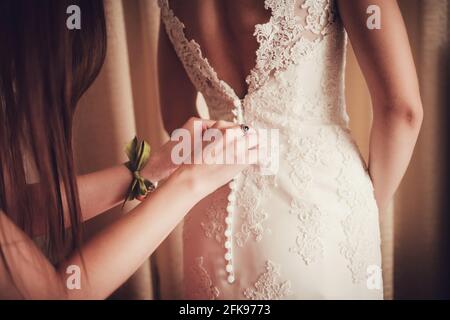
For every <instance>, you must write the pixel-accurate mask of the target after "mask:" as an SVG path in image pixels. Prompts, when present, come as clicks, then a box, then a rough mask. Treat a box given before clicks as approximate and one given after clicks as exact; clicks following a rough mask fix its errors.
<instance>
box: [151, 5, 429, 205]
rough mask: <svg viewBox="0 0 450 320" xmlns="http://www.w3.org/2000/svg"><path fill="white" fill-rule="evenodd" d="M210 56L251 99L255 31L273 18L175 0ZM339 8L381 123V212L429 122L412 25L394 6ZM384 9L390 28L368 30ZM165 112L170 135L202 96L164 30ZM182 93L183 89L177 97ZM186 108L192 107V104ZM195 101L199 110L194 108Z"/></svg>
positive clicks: (374, 137) (373, 144)
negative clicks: (374, 14) (372, 15)
mask: <svg viewBox="0 0 450 320" xmlns="http://www.w3.org/2000/svg"><path fill="white" fill-rule="evenodd" d="M169 3H170V6H171V8H172V9H173V11H174V12H175V15H176V16H177V17H178V18H179V19H180V20H181V21H182V22H183V23H184V24H185V26H186V29H185V33H186V36H187V38H188V39H195V41H196V42H198V43H199V44H200V46H201V48H202V52H203V54H204V56H205V57H206V58H207V59H208V61H209V62H210V64H211V65H212V67H213V68H214V69H215V70H216V71H217V74H218V77H219V78H220V79H222V80H224V81H226V82H227V83H228V84H229V85H230V86H231V87H232V88H233V89H234V90H235V92H236V93H237V94H238V96H239V97H241V98H242V97H243V96H244V95H245V94H246V92H247V85H246V83H245V78H246V76H247V75H248V73H249V71H250V70H251V68H253V66H254V64H255V51H256V49H257V42H256V39H255V38H254V36H253V32H254V26H255V24H257V23H264V22H266V21H267V20H268V19H269V12H268V11H267V10H265V9H264V7H263V1H261V0H245V1H222V0H192V1H184V0H170V1H169ZM337 4H338V9H339V13H340V16H341V19H342V21H343V23H344V26H345V29H346V31H347V33H348V35H349V38H350V41H351V43H352V45H353V48H354V50H355V53H356V56H357V58H358V61H359V64H360V66H361V69H362V71H363V73H364V76H365V79H366V81H367V84H368V87H369V88H370V94H371V97H372V104H373V114H374V120H373V125H372V129H371V136H370V161H369V164H368V166H369V173H370V176H371V178H372V181H373V185H374V189H375V198H376V200H377V204H378V207H379V209H380V211H382V212H383V211H385V210H386V208H387V207H388V205H389V203H390V202H391V200H392V198H393V195H394V193H395V191H396V189H397V188H398V186H399V184H400V181H401V179H402V177H403V175H404V173H405V171H406V168H407V167H408V164H409V161H410V159H411V155H412V152H413V149H414V146H415V143H416V140H417V137H418V134H419V130H420V126H421V123H422V117H423V111H422V103H421V99H420V94H419V85H418V80H417V74H416V69H415V66H414V61H413V58H412V54H411V48H410V45H409V41H408V36H407V33H406V29H405V25H404V22H403V19H402V16H401V13H400V10H399V8H398V5H397V2H396V1H393V0H358V1H348V0H338V1H337ZM369 5H378V6H379V7H380V9H381V15H382V29H381V30H369V29H368V28H367V27H366V19H367V17H368V15H367V14H366V9H367V7H368V6H369ZM159 50H160V54H159V63H160V81H161V83H160V91H161V103H162V106H161V110H162V112H163V119H164V122H165V125H166V129H167V130H169V131H170V130H172V129H173V128H175V127H177V126H178V125H179V124H180V123H183V121H184V120H185V119H186V118H188V117H190V116H192V115H196V114H197V111H196V110H195V108H185V106H186V105H188V106H193V105H194V104H193V102H194V101H195V98H196V92H195V89H194V88H193V86H192V85H191V84H190V82H189V79H188V77H187V75H186V72H185V70H184V69H183V66H182V64H181V63H180V61H179V60H178V58H177V56H176V54H175V52H174V49H173V48H172V46H171V43H170V41H169V40H168V37H167V35H166V33H165V31H164V28H161V34H160V47H159ZM174 86H176V87H177V88H180V90H179V93H178V94H177V95H174V94H173V93H172V92H173V91H172V89H171V88H173V87H174ZM186 101H190V103H188V104H186V103H185V102H186ZM191 102H192V103H191Z"/></svg>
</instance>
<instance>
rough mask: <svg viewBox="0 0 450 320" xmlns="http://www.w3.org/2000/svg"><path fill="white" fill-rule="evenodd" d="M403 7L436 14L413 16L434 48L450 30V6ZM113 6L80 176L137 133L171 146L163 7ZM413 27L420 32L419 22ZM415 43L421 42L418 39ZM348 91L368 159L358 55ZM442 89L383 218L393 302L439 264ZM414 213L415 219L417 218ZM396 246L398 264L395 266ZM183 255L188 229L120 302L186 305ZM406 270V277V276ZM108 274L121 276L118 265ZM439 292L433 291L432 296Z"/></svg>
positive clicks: (86, 123)
mask: <svg viewBox="0 0 450 320" xmlns="http://www.w3.org/2000/svg"><path fill="white" fill-rule="evenodd" d="M401 2H402V4H403V7H404V8H403V9H404V10H405V11H407V12H408V14H414V13H417V12H418V10H420V8H423V7H427V9H428V10H429V12H428V13H427V14H426V15H417V16H414V15H413V16H411V21H417V20H414V19H415V18H417V19H419V20H420V21H422V20H423V21H424V24H423V25H420V27H421V28H422V29H421V30H422V31H421V32H422V33H421V37H422V38H421V39H422V40H423V39H427V41H432V40H428V39H430V38H429V36H427V35H426V33H427V31H429V30H432V29H433V28H440V29H442V28H443V27H445V24H443V23H444V22H443V21H442V19H441V20H439V23H438V22H435V20H434V18H435V17H434V15H436V14H437V13H438V12H439V11H438V10H441V12H446V11H445V10H444V8H443V7H442V6H443V5H442V3H444V4H445V3H447V2H446V1H440V0H436V1H429V2H431V3H433V2H436V3H439V6H441V7H440V9H437V10H434V9H432V7H433V5H430V6H428V5H425V1H420V0H408V1H405V0H403V1H401ZM427 3H428V1H427ZM105 5H106V13H107V21H108V40H109V43H108V53H107V59H106V63H105V65H104V67H103V69H102V71H101V74H100V76H99V78H98V79H97V80H96V82H95V83H94V85H93V86H92V88H91V89H89V91H88V92H87V94H86V95H85V97H84V98H83V99H82V101H81V103H80V106H79V109H78V111H77V115H76V119H75V127H74V137H75V138H74V143H75V154H76V161H77V164H78V167H79V172H80V173H86V172H90V171H94V170H98V169H101V168H104V167H107V166H111V165H114V164H117V163H121V162H124V161H125V157H124V153H123V146H124V145H125V143H126V142H127V141H129V140H130V139H131V138H132V137H133V136H134V135H135V134H136V133H137V135H138V136H139V137H142V138H145V139H147V140H148V141H150V142H151V144H152V146H153V147H156V146H158V145H160V144H161V143H162V142H163V141H164V140H165V139H167V135H166V133H165V132H164V130H163V127H162V123H161V116H160V110H159V106H158V100H159V99H158V84H157V63H156V52H157V35H158V31H159V10H158V8H157V5H156V0H133V1H129V0H105ZM443 15H444V14H443ZM444 16H445V15H444ZM446 17H448V15H447V16H446ZM425 20H426V21H425ZM411 25H412V26H415V24H414V23H411ZM415 27H417V25H416V26H415ZM414 37H415V38H416V37H418V36H417V34H415V35H414ZM437 37H438V39H437V38H435V40H434V41H437V42H433V45H434V46H438V45H439V41H442V39H441V38H439V37H440V36H437ZM439 39H441V40H439ZM421 43H422V42H421ZM427 43H428V42H427ZM415 49H416V50H420V49H419V48H415ZM437 50H438V49H437V48H436V50H429V51H425V52H422V54H423V55H422V56H421V58H420V59H421V60H420V61H421V63H423V64H424V65H423V69H427V70H429V69H428V68H430V67H431V68H433V71H431V70H429V71H428V72H424V75H423V77H425V78H421V80H423V81H422V83H423V84H424V86H426V85H427V83H428V82H430V81H432V80H434V79H435V76H436V72H438V70H437V69H436V68H437V66H438V62H437V60H432V62H429V61H428V60H427V58H426V57H427V56H428V55H430V56H433V57H436V54H437ZM346 87H347V102H348V109H349V113H350V116H351V127H352V130H353V133H354V135H355V138H356V140H357V142H358V144H359V146H360V148H361V151H362V153H363V155H364V156H365V157H366V158H367V155H368V137H369V129H370V121H371V111H370V97H369V95H368V90H367V88H366V86H365V82H364V80H363V77H362V75H361V72H360V70H359V67H358V65H357V63H356V60H355V58H354V54H353V52H352V50H351V49H350V50H349V53H348V60H347V79H346ZM423 90H424V89H423ZM436 90H439V89H429V91H426V90H425V91H426V92H425V98H426V100H427V102H429V104H430V105H431V107H432V108H434V112H435V113H436V114H435V115H434V120H431V119H430V118H428V119H427V121H428V122H426V126H425V129H424V132H423V133H422V140H421V142H420V145H419V147H418V150H417V152H416V155H415V159H414V161H413V164H412V166H411V168H410V170H409V172H408V176H407V178H406V179H405V182H404V184H403V186H402V189H401V190H400V192H399V196H398V198H397V202H396V208H395V217H396V219H395V221H396V223H395V228H394V219H393V217H394V211H393V210H391V211H390V212H388V213H386V214H384V215H383V219H382V236H383V258H384V262H383V269H384V277H385V279H384V281H385V293H386V298H392V297H393V294H394V290H393V286H394V283H395V287H396V291H395V292H397V291H398V292H399V297H402V296H404V295H405V294H404V293H403V292H404V291H403V290H408V289H407V288H408V286H411V283H410V282H411V281H412V280H414V279H415V277H414V267H413V266H408V263H410V262H411V261H414V262H417V261H418V259H416V260H414V259H411V254H413V255H416V254H417V256H418V257H420V259H422V260H420V261H421V262H422V264H421V266H422V267H424V268H425V263H424V262H426V261H427V259H432V258H434V257H435V256H433V255H432V254H431V253H430V252H428V251H427V248H429V247H428V245H433V244H437V241H438V239H436V237H435V236H436V226H437V223H438V222H439V220H437V217H436V216H435V215H437V208H436V207H434V206H433V203H434V202H433V201H434V200H435V197H436V196H437V194H439V192H438V191H439V190H440V189H439V188H438V184H437V183H436V180H435V178H436V170H437V171H438V170H439V169H440V168H441V166H442V164H443V163H442V162H438V161H437V160H435V158H434V156H436V155H438V154H439V150H438V149H436V139H437V138H438V133H439V132H438V131H437V129H435V128H436V126H437V128H439V124H437V123H436V119H438V116H439V115H438V112H437V111H438V102H437V101H435V99H436V96H437V92H436ZM427 106H428V105H427ZM425 130H426V132H425ZM428 132H429V133H428ZM425 158H426V159H425ZM430 162H432V163H433V166H432V167H428V168H427V169H426V170H427V171H426V172H423V171H422V169H423V167H424V166H427V165H428V164H429V163H430ZM424 175H426V179H427V180H426V181H423V182H424V183H423V184H422V186H418V185H417V183H416V182H417V181H422V180H421V179H423V178H424ZM422 188H429V189H427V190H426V191H427V192H426V195H425V194H424V191H425V190H423V189H422ZM411 196H413V197H414V199H415V201H414V203H411V202H410V201H408V197H411ZM412 208H415V209H414V210H413V209H412ZM411 211H414V212H413V213H411ZM424 212H426V213H429V216H428V217H427V223H426V224H420V222H419V221H416V222H415V223H409V224H408V221H409V218H408V217H410V216H411V215H413V214H416V216H415V219H418V218H419V217H420V216H423V213H424ZM120 214H121V212H120V210H112V211H111V212H109V213H107V214H105V215H102V216H101V217H99V218H96V219H94V220H93V221H91V222H89V223H88V224H87V229H88V235H92V234H94V233H95V232H96V231H98V230H99V229H100V228H102V227H103V226H105V225H106V224H108V223H110V222H111V221H113V220H114V218H116V217H117V216H118V215H120ZM409 222H411V221H409ZM411 224H413V225H411ZM394 231H395V233H394ZM416 232H419V233H421V234H423V235H425V236H426V242H425V243H426V244H422V245H420V246H419V247H420V249H421V250H420V251H419V252H417V250H416V245H417V242H418V240H417V238H415V236H414V235H416ZM394 234H395V241H394ZM394 247H395V258H396V259H397V260H395V264H394V259H393V258H394ZM436 250H437V249H436ZM181 256H182V252H181V237H180V228H177V229H176V230H175V231H174V232H173V233H172V235H171V236H170V237H169V238H168V239H167V240H166V241H165V242H164V243H163V244H162V245H161V247H160V248H159V249H158V250H157V252H156V253H155V254H154V255H153V256H152V258H151V259H150V260H151V261H149V262H147V263H145V264H144V265H143V266H142V267H141V268H140V270H139V271H138V272H137V273H136V274H135V275H134V276H133V277H132V278H131V279H130V280H129V281H128V282H127V283H126V284H125V285H124V286H123V287H122V288H121V289H119V290H118V291H117V292H116V293H115V294H114V295H113V297H112V298H121V299H178V298H180V297H181V270H182V259H181ZM394 267H395V268H394ZM394 269H395V270H396V272H395V279H394V278H393V274H394ZM397 270H398V271H397ZM405 270H406V272H407V274H406V276H405V275H404V273H403V272H404V271H405ZM435 271H436V269H435V268H434V267H430V268H429V269H427V270H426V272H427V276H431V273H432V272H435ZM105 272H111V273H112V272H114V266H111V268H110V270H105ZM420 283H422V282H420ZM433 288H434V287H433V285H432V284H430V287H429V290H430V291H429V293H430V294H432V290H433ZM416 289H418V288H416V287H414V290H416Z"/></svg>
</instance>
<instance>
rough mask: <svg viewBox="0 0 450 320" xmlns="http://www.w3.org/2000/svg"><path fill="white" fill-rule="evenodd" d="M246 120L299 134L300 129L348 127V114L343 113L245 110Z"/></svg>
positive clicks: (257, 125)
mask: <svg viewBox="0 0 450 320" xmlns="http://www.w3.org/2000/svg"><path fill="white" fill-rule="evenodd" d="M243 119H244V122H245V123H246V124H248V125H250V126H253V127H255V128H266V129H278V130H280V131H281V132H285V133H292V134H298V133H299V130H302V129H305V130H306V129H308V128H310V129H311V130H314V129H318V128H319V129H320V128H323V127H339V128H342V129H344V130H346V129H348V124H349V121H348V116H347V114H346V113H345V112H343V113H329V114H327V113H323V114H317V115H299V114H292V113H290V112H285V113H279V112H273V111H268V112H264V111H258V112H245V113H244V116H243Z"/></svg>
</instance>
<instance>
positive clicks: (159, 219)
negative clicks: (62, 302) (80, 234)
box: [59, 170, 204, 299]
mask: <svg viewBox="0 0 450 320" xmlns="http://www.w3.org/2000/svg"><path fill="white" fill-rule="evenodd" d="M196 190H198V188H197V187H195V186H194V185H193V184H192V179H191V178H190V177H189V174H186V172H185V171H183V170H178V171H177V172H175V173H174V174H173V176H172V177H171V178H170V179H169V180H168V181H167V183H165V184H164V185H163V186H162V187H161V188H160V189H159V190H158V191H156V192H155V193H154V194H152V195H151V199H149V200H147V201H145V202H144V203H142V204H141V205H140V206H138V207H136V208H135V209H134V210H132V211H131V212H130V213H129V214H127V215H126V216H123V217H121V218H120V219H119V220H118V221H117V222H116V223H114V224H113V225H111V226H109V227H107V228H106V229H104V230H103V231H102V232H100V233H99V234H98V235H96V236H95V237H94V238H93V239H91V240H90V241H89V242H88V243H87V244H86V245H85V246H84V247H83V250H82V252H83V260H84V263H85V264H84V267H85V268H82V266H83V264H82V260H81V258H80V256H79V255H78V254H75V255H74V256H72V257H71V258H69V259H68V260H67V261H65V263H64V264H63V265H62V266H61V268H60V269H59V273H60V274H61V276H62V277H63V276H64V275H65V270H66V267H67V266H69V265H78V266H79V267H80V268H82V270H83V273H82V277H81V290H73V291H68V298H75V299H103V298H106V297H108V296H109V295H110V294H111V293H112V292H113V291H114V290H116V289H117V288H118V287H119V286H120V284H122V283H123V282H125V281H126V280H127V279H128V278H129V277H130V276H131V275H132V274H133V273H134V272H135V271H136V270H137V269H138V268H139V266H140V265H141V264H142V263H143V262H144V261H145V260H146V259H147V258H148V257H149V256H150V255H151V253H152V252H153V251H154V250H155V249H156V248H157V247H158V245H159V244H160V243H161V242H162V241H163V239H164V238H166V237H167V236H168V235H169V233H170V232H171V231H172V230H173V229H174V228H175V226H176V225H177V224H178V223H179V222H180V221H181V220H182V218H183V217H184V215H185V214H186V212H188V211H189V210H190V209H191V207H192V206H193V205H194V204H195V203H196V202H198V201H199V200H200V199H201V198H202V197H203V196H204V195H203V194H201V192H198V191H196Z"/></svg>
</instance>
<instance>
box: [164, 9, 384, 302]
mask: <svg viewBox="0 0 450 320" xmlns="http://www.w3.org/2000/svg"><path fill="white" fill-rule="evenodd" d="M261 1H263V0H261ZM159 5H160V7H161V18H162V21H163V23H164V25H165V29H166V32H167V34H168V36H169V38H170V40H171V41H172V43H173V46H174V48H175V50H176V52H177V54H178V57H179V59H180V60H181V61H182V63H183V65H184V67H185V69H186V71H187V73H188V75H189V77H190V79H191V81H192V83H193V84H194V85H195V87H196V88H197V90H198V91H199V92H201V93H202V94H203V96H204V98H205V100H206V102H207V105H208V108H209V113H210V117H211V118H212V119H224V120H230V121H233V120H234V121H235V122H244V123H246V124H249V125H251V126H253V127H255V128H276V129H279V132H280V165H279V170H278V173H277V174H276V175H272V176H263V175H260V174H259V173H258V172H256V171H255V170H253V169H248V170H246V171H244V172H243V173H242V174H241V175H240V176H238V177H237V178H236V179H235V180H234V181H233V182H231V183H230V184H229V185H228V186H225V187H222V188H221V189H219V190H218V191H216V192H215V193H213V194H212V195H211V196H209V197H208V198H206V199H204V200H203V201H202V202H201V203H199V204H198V205H197V206H196V207H195V208H194V209H193V210H192V211H191V212H190V213H189V214H188V216H187V218H186V220H185V223H184V234H183V241H184V242H183V243H184V259H183V262H184V281H185V290H186V291H185V294H186V298H188V299H381V298H382V296H383V292H382V289H378V290H374V289H373V288H369V287H368V286H367V284H366V281H367V272H368V268H369V267H371V266H376V267H378V268H380V267H381V254H380V235H379V221H378V209H377V206H376V202H375V199H374V195H373V186H372V183H371V180H370V178H369V176H368V173H367V168H366V167H365V163H364V161H363V159H362V158H361V156H360V153H359V150H358V148H357V146H356V145H355V143H354V141H353V139H352V137H351V134H350V131H349V129H348V117H347V114H346V111H345V100H344V64H345V46H346V41H347V40H346V33H345V30H344V28H343V26H342V23H341V21H340V19H339V15H338V13H337V11H336V7H335V3H334V1H332V0H266V1H265V7H266V9H267V10H270V11H271V18H270V20H269V21H268V22H267V23H264V24H260V25H257V26H256V27H255V37H256V39H257V41H258V44H259V49H258V51H257V60H256V65H255V67H254V69H253V70H252V71H251V74H250V75H249V76H248V78H247V83H248V85H249V92H248V94H247V95H246V96H245V98H244V99H242V100H241V99H239V98H238V96H237V95H236V93H235V92H234V91H233V89H232V88H231V87H230V86H229V85H228V84H227V83H225V82H224V81H222V80H220V79H219V78H218V76H217V74H216V72H215V71H214V69H213V68H212V67H211V66H210V64H209V63H208V60H207V59H206V58H205V57H204V56H203V55H202V50H201V48H200V46H199V45H198V44H197V43H196V42H195V41H194V40H188V39H186V36H185V33H184V28H185V26H184V25H183V23H182V22H181V21H180V20H179V19H178V18H177V17H176V16H175V15H174V13H173V11H172V10H171V8H170V5H169V2H168V1H167V0H159ZM380 270H381V269H380Z"/></svg>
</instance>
